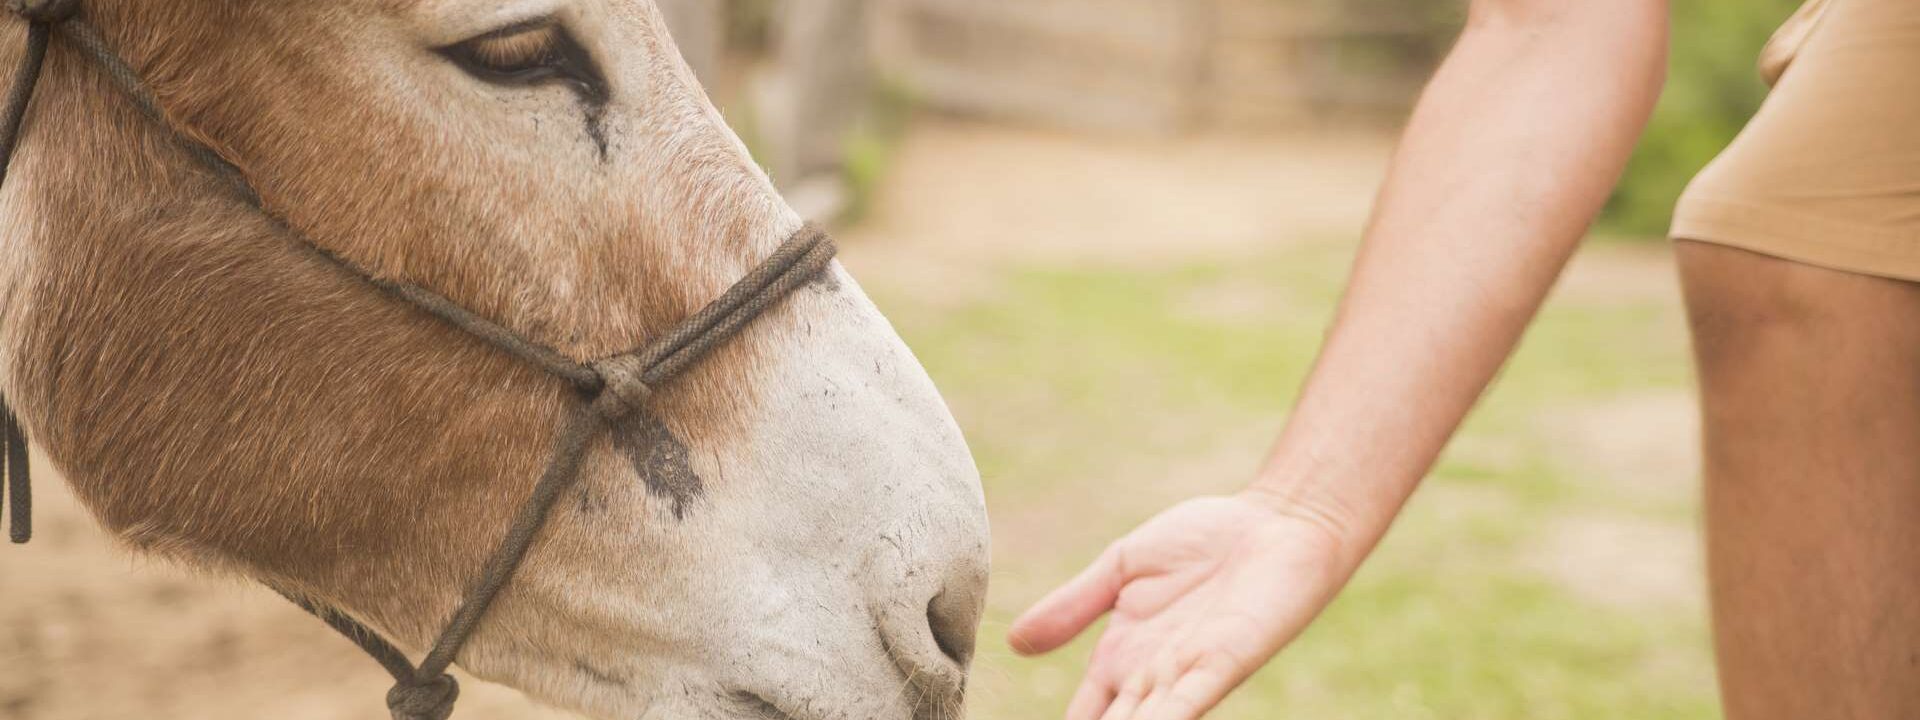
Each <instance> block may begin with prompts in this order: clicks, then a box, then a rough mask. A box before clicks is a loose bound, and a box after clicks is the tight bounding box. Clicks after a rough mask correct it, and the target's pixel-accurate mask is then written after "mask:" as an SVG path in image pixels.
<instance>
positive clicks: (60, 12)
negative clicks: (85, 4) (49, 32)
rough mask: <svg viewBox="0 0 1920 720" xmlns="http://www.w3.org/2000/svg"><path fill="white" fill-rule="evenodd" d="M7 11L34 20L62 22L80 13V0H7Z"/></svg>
mask: <svg viewBox="0 0 1920 720" xmlns="http://www.w3.org/2000/svg"><path fill="white" fill-rule="evenodd" d="M7 11H8V12H11V13H13V14H15V15H19V16H20V17H23V18H26V19H27V20H29V21H32V22H42V23H49V24H52V23H60V22H65V21H67V20H70V19H72V18H73V16H75V15H78V14H80V0H7Z"/></svg>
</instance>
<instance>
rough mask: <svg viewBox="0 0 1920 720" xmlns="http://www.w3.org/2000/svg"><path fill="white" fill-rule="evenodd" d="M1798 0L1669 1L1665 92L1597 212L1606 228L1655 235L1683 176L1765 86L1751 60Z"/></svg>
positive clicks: (1747, 112)
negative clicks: (1669, 40)
mask: <svg viewBox="0 0 1920 720" xmlns="http://www.w3.org/2000/svg"><path fill="white" fill-rule="evenodd" d="M1799 5H1800V0H1684V2H1676V3H1674V4H1673V44H1672V46H1673V50H1672V52H1673V56H1672V58H1671V61H1670V63H1669V70H1668V78H1667V90H1666V94H1665V95H1664V96H1662V97H1661V99H1660V106H1659V108H1658V109H1657V110H1655V112H1654V115H1653V123H1652V124H1651V125H1650V126H1648V129H1647V134H1646V139H1645V140H1643V141H1642V142H1641V143H1640V147H1639V149H1638V150H1637V151H1635V153H1634V156H1633V159H1632V161H1631V162H1629V163H1628V165H1627V172H1626V176H1625V178H1624V179H1623V180H1622V181H1621V183H1620V187H1619V189H1618V190H1617V191H1616V192H1615V193H1614V197H1613V200H1612V201H1611V202H1610V203H1609V204H1608V206H1607V212H1606V215H1605V217H1604V218H1603V219H1602V223H1603V225H1604V227H1605V228H1606V229H1607V230H1609V231H1613V232H1619V233H1630V234H1634V235H1645V236H1663V235H1665V234H1666V232H1667V226H1668V224H1669V223H1670V221H1671V219H1672V214H1673V205H1674V202H1675V201H1676V200H1678V199H1679V198H1680V192H1681V191H1682V190H1685V189H1686V186H1687V182H1688V181H1689V180H1692V179H1693V176H1694V174H1695V173H1697V172H1699V171H1700V169H1701V168H1703V167H1705V166H1706V164H1707V162H1708V161H1711V160H1712V159H1713V157H1714V156H1715V155H1717V154H1719V152H1720V150H1721V149H1722V148H1725V147H1726V146H1727V143H1729V142H1731V141H1732V140H1733V137H1734V135H1736V134H1738V133H1739V132H1740V128H1741V127H1743V126H1745V125H1746V122H1747V118H1749V117H1751V116H1752V115H1753V112H1754V110H1756V109H1758V108H1759V107H1760V101H1761V100H1762V99H1764V98H1765V97H1766V92H1767V88H1766V85H1765V84H1764V83H1762V82H1761V80H1760V72H1759V70H1758V69H1756V61H1757V59H1758V57H1759V54H1760V47H1761V46H1762V45H1765V44H1766V41H1767V38H1768V37H1769V36H1771V35H1772V34H1773V31H1774V29H1775V28H1777V27H1779V26H1780V23H1782V22H1784V21H1785V20H1786V18H1787V16H1788V15H1791V14H1793V11H1794V9H1795V8H1797V7H1799Z"/></svg>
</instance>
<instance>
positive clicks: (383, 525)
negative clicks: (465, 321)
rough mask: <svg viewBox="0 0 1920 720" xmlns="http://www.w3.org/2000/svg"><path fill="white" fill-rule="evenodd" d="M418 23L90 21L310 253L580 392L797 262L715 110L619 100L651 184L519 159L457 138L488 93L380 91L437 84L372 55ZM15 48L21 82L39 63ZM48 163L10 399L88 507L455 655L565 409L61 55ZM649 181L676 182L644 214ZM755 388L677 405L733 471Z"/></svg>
mask: <svg viewBox="0 0 1920 720" xmlns="http://www.w3.org/2000/svg"><path fill="white" fill-rule="evenodd" d="M415 6H416V4H415V3H396V2H373V1H372V0H361V1H357V2H330V1H327V2H323V1H321V0H302V1H293V0H277V1H275V2H257V1H250V0H199V1H191V2H190V1H187V0H179V1H172V0H169V1H168V2H147V1H142V0H111V1H109V0H92V1H91V2H88V3H87V9H86V13H87V17H88V18H89V20H90V22H92V23H93V24H94V25H95V26H96V27H98V28H100V30H101V32H102V33H103V35H105V36H106V38H107V39H108V42H109V43H110V44H112V45H113V46H114V47H116V48H118V49H119V52H120V53H121V54H122V56H123V57H125V58H127V60H128V61H129V62H130V63H131V64H132V65H133V66H134V67H135V68H136V69H138V70H139V71H140V72H141V74H142V75H143V76H144V77H145V78H146V80H147V81H148V82H149V83H150V84H151V85H152V87H153V88H154V89H155V92H156V93H157V95H158V96H159V98H160V100H161V103H162V105H163V106H164V108H165V110H166V112H167V114H168V115H169V118H170V121H171V122H172V123H173V124H174V125H175V126H176V127H178V128H181V129H182V130H183V131H185V132H187V133H189V134H191V135H192V136H194V137H196V138H197V139H199V140H200V141H202V142H205V143H206V144H208V145H210V146H211V147H214V148H215V149H217V150H218V151H219V152H220V153H221V154H223V155H224V156H225V157H226V158H228V159H229V160H230V161H231V162H233V163H234V164H235V165H236V166H238V167H239V168H241V169H242V170H243V171H244V172H245V173H246V174H247V176H248V177H249V179H250V180H251V181H252V182H253V183H254V184H255V185H256V187H257V188H258V189H259V191H260V192H261V194H262V196H263V198H264V201H265V203H266V205H267V206H268V207H269V208H270V209H271V210H272V211H273V212H274V213H276V214H278V215H281V216H282V217H283V219H284V221H285V222H286V223H287V225H289V226H291V227H294V228H298V229H299V230H300V231H301V232H302V233H304V234H305V235H306V236H307V237H309V238H311V239H312V240H313V241H314V242H315V243H317V244H318V245H320V246H322V247H324V248H326V249H327V250H328V251H331V252H334V253H337V254H338V255H340V256H343V257H345V258H347V259H349V260H351V261H352V262H354V263H356V264H358V265H360V266H361V267H364V268H367V269H369V270H371V271H373V272H377V273H379V274H382V275H386V276H392V277H398V278H403V279H406V280H409V281H412V282H415V283H418V284H420V285H423V286H425V287H428V288H432V289H434V290H436V291H437V292H440V293H442V294H444V295H446V296H447V297H449V298H451V299H453V300H455V301H456V302H459V303H461V304H462V305H464V306H466V307H468V308H470V309H472V310H474V311H476V312H479V313H481V314H483V315H486V316H489V317H491V318H494V319H496V320H498V321H500V322H502V323H504V324H506V325H508V326H509V327H512V328H514V329H516V330H518V331H520V332H523V333H525V334H527V335H529V336H530V337H532V338H535V339H537V340H540V341H542V342H545V343H548V344H550V345H552V346H554V347H557V348H560V349H562V350H564V351H566V352H568V353H569V354H572V355H574V356H576V357H578V358H591V357H597V356H601V355H605V354H608V353H612V352H615V351H619V350H624V349H627V348H631V347H634V346H638V345H640V344H642V343H644V342H645V341H646V340H647V339H648V337H649V336H650V335H651V334H653V333H657V332H660V331H662V330H663V329H665V328H667V327H668V326H670V325H671V324H672V323H673V322H674V321H676V320H677V319H679V318H680V317H683V316H684V315H686V314H687V313H689V312H691V311H692V310H694V309H695V307H696V306H697V304H698V303H699V302H702V301H704V300H706V299H708V298H710V297H712V296H714V295H716V294H718V293H719V292H721V291H722V290H723V289H724V287H725V286H726V285H727V283H729V282H731V280H732V279H733V278H734V277H737V276H738V275H739V274H740V273H742V272H744V271H745V270H746V269H747V268H748V267H749V266H750V265H751V264H752V263H753V262H754V261H755V260H756V259H757V258H758V257H760V256H762V255H764V253H765V251H766V250H767V249H768V248H769V247H771V245H772V244H773V243H774V242H777V241H778V240H779V239H780V238H779V237H778V236H777V235H776V234H775V232H774V228H771V227H769V226H768V225H767V223H766V221H765V218H767V217H768V216H770V215H772V214H773V213H772V211H771V209H770V208H773V207H776V206H777V203H778V199H777V198H776V197H774V196H773V195H772V193H771V191H770V190H769V189H768V188H767V187H766V185H765V182H764V178H762V177H761V176H759V174H758V173H757V171H755V170H753V168H752V166H751V165H750V164H749V162H748V161H747V160H746V158H745V157H744V154H743V153H741V152H739V151H738V149H737V147H735V145H734V144H733V143H732V140H731V138H730V137H729V136H727V135H726V134H725V133H724V132H720V131H718V128H717V127H715V126H714V124H713V123H710V122H708V121H709V120H710V118H709V117H707V116H706V115H705V113H708V112H710V111H709V110H707V109H706V105H705V102H704V100H703V99H701V98H700V97H699V96H698V94H697V91H693V92H688V91H687V90H686V89H685V88H686V87H688V86H681V87H680V88H679V89H676V88H675V87H673V86H664V87H663V86H659V84H652V85H649V86H645V87H641V86H637V85H635V84H633V83H626V84H624V85H623V84H622V81H621V80H620V79H616V80H615V86H616V87H615V89H614V94H615V102H616V103H618V102H629V103H636V104H639V103H645V104H648V105H650V106H651V107H650V108H649V110H648V111H647V112H646V113H645V114H644V117H645V118H646V122H643V123H629V124H626V125H622V126H616V127H614V128H611V130H610V139H611V143H612V144H613V145H614V151H613V154H614V155H615V156H616V157H622V156H623V153H625V156H630V157H639V158H641V162H639V163H638V165H639V167H633V166H632V165H633V163H627V164H624V165H623V164H621V163H609V162H608V161H607V160H606V159H605V158H603V157H600V156H598V154H597V153H596V152H595V150H594V148H593V146H592V144H591V143H590V142H588V141H587V140H586V139H585V138H584V137H582V138H581V139H580V142H559V143H548V144H544V145H540V146H530V147H521V146H519V145H517V144H524V143H523V141H524V140H525V139H526V138H530V137H539V136H538V135H536V134H532V133H533V132H534V131H532V130H529V129H528V128H527V127H525V126H523V125H522V124H518V123H519V122H520V120H519V118H520V114H519V113H514V114H494V115H485V114H475V113H463V112H462V111H461V108H462V107H465V105H462V103H469V104H470V103H472V102H474V101H473V99H472V96H473V95H474V92H473V91H468V90H465V89H448V87H452V88H461V87H463V86H460V85H458V82H460V81H459V79H458V78H457V77H454V76H451V75H450V76H449V78H450V79H449V80H448V85H447V86H446V87H442V86H438V85H421V86H410V85H408V84H406V82H396V80H395V77H396V76H398V77H400V78H402V79H403V80H408V79H411V80H417V79H418V78H419V77H421V74H420V72H419V71H417V68H415V69H414V70H404V71H392V72H390V70H391V69H390V68H387V67H386V66H384V65H382V64H381V63H383V62H415V61H416V60H417V61H418V62H421V63H426V62H430V60H428V59H424V54H423V57H422V58H412V56H407V55H402V56H401V59H400V60H391V58H390V56H391V55H393V54H392V53H386V54H382V53H379V52H372V51H369V50H368V48H367V47H366V43H372V42H381V43H388V44H401V45H404V42H405V41H395V40H394V39H393V37H392V35H393V33H394V32H396V31H395V28H398V27H405V24H404V20H405V18H406V17H407V13H409V12H411V11H413V10H414V9H415ZM648 12H651V11H650V10H649V11H648ZM0 45H4V47H5V48H6V50H5V52H4V53H0V55H4V56H0V63H5V64H6V66H7V67H11V66H12V64H13V62H14V60H15V54H16V53H17V52H18V50H17V48H18V47H19V46H20V43H19V41H18V39H17V38H16V37H8V38H6V39H5V40H4V42H0ZM640 47H641V51H644V52H652V53H663V52H671V47H670V46H662V45H660V44H659V43H658V42H657V41H656V42H654V43H653V44H652V45H651V46H646V45H642V46H640ZM410 67H411V66H410ZM422 67H425V66H422ZM426 72H437V71H435V70H428V71H426ZM448 72H452V71H451V69H449V70H448ZM480 92H484V91H480ZM419 98H425V99H426V100H427V101H426V102H420V101H418V99H419ZM407 100H411V101H407ZM500 102H514V101H512V100H501V101H500ZM549 105H552V103H549ZM542 107H545V106H542ZM543 112H546V111H545V110H543V109H542V108H532V109H530V110H529V111H528V112H527V113H526V114H527V115H531V116H533V117H534V119H535V121H536V122H537V121H539V119H540V118H541V117H548V116H551V115H552V113H548V114H547V115H546V116H543V115H541V113H543ZM501 118H506V119H505V120H502V119H501ZM548 122H552V120H551V117H549V119H548ZM547 127H549V128H550V127H551V125H548V126H547ZM689 128H691V130H690V129H689ZM545 132H548V133H549V134H552V131H551V130H546V131H545ZM23 142H24V147H23V150H22V151H21V153H20V155H19V157H18V158H17V159H16V161H15V169H14V178H13V179H12V180H11V181H10V182H9V184H8V187H7V188H6V190H5V193H4V195H0V200H3V201H4V207H5V209H6V212H7V217H8V218H9V219H10V221H11V222H10V224H9V226H8V227H7V228H6V230H7V232H6V234H5V239H4V241H3V242H4V243H5V244H4V248H5V254H6V257H7V262H6V263H5V265H6V267H5V268H4V270H0V273H3V274H0V292H3V293H4V294H3V295H0V300H3V301H4V306H3V310H4V314H3V315H0V321H3V323H0V328H4V335H3V338H4V353H5V356H4V358H5V361H6V362H5V365H6V369H7V372H6V373H5V374H4V378H0V382H4V383H5V384H4V389H5V390H6V392H7V396H8V397H9V398H10V399H11V400H13V401H14V402H15V403H16V405H17V407H18V411H19V412H20V413H21V415H22V417H23V418H24V421H25V423H26V425H27V426H28V428H29V429H30V431H31V434H32V435H33V437H34V440H35V441H36V442H37V443H38V444H40V445H42V446H44V448H45V449H46V451H47V453H48V454H49V455H50V456H51V457H52V458H53V460H54V462H55V464H56V465H58V468H59V470H61V471H62V472H63V473H64V474H65V475H66V476H67V478H68V480H69V481H70V482H71V483H72V484H73V485H74V487H75V488H76V490H77V492H78V493H79V495H80V496H81V497H82V499H83V500H84V501H85V503H86V504H87V505H88V506H89V507H90V508H91V509H92V510H93V511H94V512H95V513H96V514H97V515H98V516H99V517H100V519H101V520H102V521H103V522H104V524H106V525H107V526H108V527H109V528H111V529H112V530H114V531H115V532H117V533H119V534H120V535H121V536H122V537H124V538H125V539H126V540H128V541H129V542H131V543H133V544H134V545H136V546H139V547H141V548H145V549H150V550H157V551H162V552H165V553H167V554H170V555H174V556H178V557H187V558H192V559H196V560H199V561H203V562H208V563H212V564H216V565H220V566H226V567H231V568H235V569H238V570H240V571H242V572H245V573H247V574H249V575H253V576H256V577H259V578H262V579H265V580H268V581H270V582H273V583H276V584H279V585H282V586H285V587H288V588H291V589H296V590H300V591H304V592H309V593H313V594H315V595H317V596H319V597H321V598H323V599H326V600H329V601H332V602H336V603H340V604H342V605H344V606H346V607H349V608H352V609H354V610H356V611H357V612H359V613H360V614H362V615H364V616H367V617H369V618H371V619H373V620H375V621H376V622H377V623H378V624H380V625H382V626H385V627H387V628H389V629H390V630H393V631H394V632H396V633H399V634H400V635H402V636H403V638H406V639H408V640H411V641H413V642H416V643H417V642H418V641H419V640H421V639H424V637H426V636H427V635H428V634H430V633H431V632H432V631H434V630H435V629H437V628H436V627H435V626H436V625H437V623H438V622H439V619H440V618H442V617H444V616H445V614H446V613H447V612H448V611H450V609H451V604H452V601H453V598H454V597H455V596H456V595H457V593H458V591H459V589H460V588H461V587H462V585H463V584H464V583H465V582H467V581H468V580H469V579H470V578H471V575H472V573H473V572H474V571H475V569H476V568H477V567H478V566H479V564H480V562H481V559H482V557H483V556H484V554H485V553H487V552H488V551H490V550H491V548H492V544H493V542H494V539H495V538H497V537H498V534H499V532H502V531H503V530H504V527H505V525H506V522H507V516H508V515H509V514H510V513H511V511H512V510H513V509H514V508H515V507H517V506H518V504H519V503H520V501H521V499H522V498H524V497H525V496H526V494H527V493H528V491H529V489H530V488H531V486H532V483H533V481H534V479H535V476H536V474H537V472H538V470H539V468H540V466H541V465H542V464H543V462H544V460H545V456H546V453H547V451H548V447H549V444H550V434H551V432H552V429H553V427H554V425H555V423H556V418H557V416H558V413H559V411H560V408H561V404H562V403H563V402H565V401H567V398H566V395H567V393H568V392H569V391H568V390H566V389H564V388H563V387H562V386H561V385H560V384H559V383H558V382H556V381H554V380H552V379H550V378H547V377H544V376H543V375H541V374H540V373H539V372H537V371H535V370H532V369H530V368H527V367H524V366H522V365H519V364H517V363H515V362H513V361H511V360H510V359H508V358H506V357H504V356H502V355H500V354H499V353H497V352H495V351H493V350H491V349H490V348H488V347H485V346H484V345H482V344H481V343H479V342H477V341H475V340H472V339H470V338H467V337H464V336H462V335H461V334H460V333H459V332H457V331H454V330H452V329H450V328H448V327H445V326H443V325H441V324H439V323H438V322H436V321H434V320H431V319H428V318H426V317H424V316H423V315H421V314H420V313H418V312H417V311H414V310H412V309H410V308H408V307H405V306H403V305H401V304H399V303H397V302H395V301H394V300H391V299H389V298H386V297H384V296H382V295H380V294H379V293H378V292H377V291H375V290H373V289H372V288H370V287H369V286H368V285H367V284H366V283H364V282H363V281H362V280H361V279H359V278H356V277H352V276H350V275H348V274H345V273H342V272H339V271H338V270H337V269H335V268H333V267H330V266H329V265H328V264H326V263H324V262H321V261H320V260H318V259H317V258H316V257H315V256H314V255H313V254H312V253H311V252H310V251H309V250H308V249H307V248H305V247H303V246H302V245H301V244H300V243H299V242H298V241H297V240H296V239H294V238H291V237H289V236H287V235H286V234H285V233H281V232H278V231H277V230H276V226H275V225H274V224H273V223H271V222H269V221H268V220H267V219H265V218H263V217H260V216H259V215H257V214H256V213H254V212H252V211H251V209H250V208H247V207H246V206H244V205H242V204H240V203H238V202H236V201H234V200H231V199H228V198H227V197H226V196H225V195H224V194H223V192H222V191H221V190H220V189H219V188H218V187H217V186H216V185H215V184H214V183H213V182H212V181H211V180H210V179H209V178H208V177H206V176H205V175H204V173H202V172H201V171H200V170H199V169H198V168H196V167H195V166H194V165H193V164H192V163H191V162H190V161H189V160H188V159H187V158H186V156H185V155H184V154H182V153H181V152H179V150H178V148H177V146H176V145H175V144H174V143H173V142H171V141H170V140H169V139H168V138H167V137H166V135H165V133H164V132H162V131H161V130H160V129H159V128H156V127H154V126H152V125H151V124H150V123H147V122H146V121H145V120H143V119H142V118H140V117H139V116H138V114H137V113H136V112H135V111H134V110H133V108H132V106H131V105H130V104H129V103H128V102H127V101H125V100H124V99H123V98H121V97H120V96H119V95H118V94H117V93H116V92H115V91H114V90H112V89H111V86H110V85H109V84H108V83H107V82H106V81H105V79H104V78H103V77H102V76H101V75H100V74H99V72H98V71H97V69H95V68H93V67H92V66H91V65H89V64H88V63H87V62H85V61H84V60H83V59H82V58H81V56H80V55H79V54H78V52H77V51H75V50H74V49H73V48H72V47H70V46H69V45H68V44H67V43H66V42H65V41H64V40H62V39H58V38H57V39H56V41H55V44H54V48H53V52H52V55H51V57H50V60H49V63H48V67H47V71H46V73H45V75H44V77H43V78H42V85H41V92H40V95H39V97H38V99H37V100H36V106H35V108H34V111H33V114H32V117H31V120H30V121H29V123H28V128H27V131H26V134H25V137H24V138H23ZM503 147H504V149H503ZM669 170H671V172H669ZM635 174H642V175H646V174H651V175H652V176H653V177H655V178H656V180H655V181H653V182H652V183H651V184H650V185H648V186H647V189H646V190H645V191H642V192H638V193H636V192H635V191H634V184H633V183H632V182H630V180H631V177H632V176H633V175H635ZM752 361H753V355H752V353H750V352H748V351H747V350H745V349H742V348H740V347H735V348H732V349H730V350H729V351H727V352H723V353H721V354H720V355H718V356H716V357H715V358H713V359H712V360H710V361H709V362H707V363H706V364H704V365H703V366H701V367H700V368H698V369H697V370H696V372H695V373H694V374H693V375H691V376H689V377H688V378H685V379H684V381H682V382H679V383H676V384H675V385H674V386H672V387H669V388H667V389H666V392H665V394H664V396H663V397H662V400H661V405H660V406H659V408H660V412H661V413H662V414H663V415H664V417H665V418H666V420H667V423H668V425H669V426H670V427H671V428H672V429H673V431H674V433H675V434H676V435H678V436H679V437H681V438H684V439H685V440H686V441H687V443H688V444H689V445H693V446H696V447H697V446H699V445H701V444H702V443H709V442H719V441H722V440H723V439H724V436H725V435H727V434H728V433H729V432H731V431H732V429H730V428H729V427H727V422H726V420H727V417H728V415H729V409H730V408H734V407H738V405H739V403H743V402H747V401H748V400H749V398H747V397H746V396H745V395H744V394H743V388H741V387H739V384H740V383H739V382H738V381H737V378H738V377H740V376H741V374H742V372H743V370H744V369H745V368H746V364H747V363H751V362H752ZM602 449H603V450H604V447H603V448H602Z"/></svg>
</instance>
